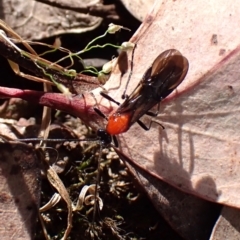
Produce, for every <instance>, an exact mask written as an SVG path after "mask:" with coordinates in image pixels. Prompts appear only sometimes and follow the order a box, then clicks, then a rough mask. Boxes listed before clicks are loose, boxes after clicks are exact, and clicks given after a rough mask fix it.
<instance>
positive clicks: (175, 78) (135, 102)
mask: <svg viewBox="0 0 240 240" xmlns="http://www.w3.org/2000/svg"><path fill="white" fill-rule="evenodd" d="M188 68H189V63H188V60H187V58H186V57H184V56H183V55H182V54H181V53H180V52H179V51H178V50H176V49H169V50H166V51H164V52H162V53H161V54H160V55H159V56H158V57H157V58H156V59H155V60H154V62H153V64H152V65H151V66H150V67H149V68H148V69H147V71H146V72H145V74H144V75H143V77H142V79H141V81H140V82H139V84H138V85H137V87H136V88H135V89H134V91H133V92H132V93H131V94H130V95H129V96H127V97H126V99H125V101H124V102H123V103H122V104H119V103H118V102H116V101H115V100H113V99H112V100H113V101H114V102H116V103H117V104H119V107H118V109H117V110H116V111H115V112H114V113H112V114H111V115H110V116H109V117H108V123H107V126H106V133H108V134H110V135H117V134H121V133H124V132H126V131H128V129H129V128H130V127H131V126H132V125H133V124H134V123H135V122H137V123H138V124H139V125H140V126H141V127H142V128H144V129H145V130H149V129H150V126H151V125H150V126H149V127H147V126H146V125H145V124H144V123H143V122H141V120H140V118H141V117H142V116H143V115H144V114H147V115H150V116H156V115H157V114H158V111H157V112H156V113H153V112H150V111H149V110H150V109H151V108H153V107H154V106H155V105H157V104H158V110H159V104H160V102H161V101H162V100H163V99H165V98H166V97H167V96H168V95H169V94H170V93H171V92H172V91H173V90H174V89H176V88H177V86H178V85H179V84H180V83H181V82H182V81H183V79H184V78H185V76H186V74H187V72H188ZM103 96H106V94H103ZM106 97H107V98H108V99H110V100H111V98H110V97H109V96H106ZM150 124H151V123H150Z"/></svg>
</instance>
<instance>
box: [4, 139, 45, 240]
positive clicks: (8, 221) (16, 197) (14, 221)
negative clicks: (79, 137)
mask: <svg viewBox="0 0 240 240" xmlns="http://www.w3.org/2000/svg"><path fill="white" fill-rule="evenodd" d="M38 162H39V160H38V158H37V156H36V153H35V150H34V149H33V148H32V147H30V146H28V145H26V144H23V143H13V142H12V143H0V184H1V219H0V221H1V222H0V224H1V231H0V236H1V238H2V239H33V236H34V235H35V224H36V220H37V216H38V208H39V201H40V182H41V181H40V168H39V166H38Z"/></svg>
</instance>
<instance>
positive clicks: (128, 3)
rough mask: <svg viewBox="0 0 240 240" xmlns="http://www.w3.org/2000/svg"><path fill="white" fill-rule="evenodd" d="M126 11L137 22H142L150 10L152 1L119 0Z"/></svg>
mask: <svg viewBox="0 0 240 240" xmlns="http://www.w3.org/2000/svg"><path fill="white" fill-rule="evenodd" d="M121 2H122V3H123V5H124V6H125V7H126V8H127V10H128V11H129V12H130V13H131V14H132V15H133V16H134V17H135V18H137V19H138V20H139V21H143V20H144V18H145V16H146V15H147V13H148V12H149V11H150V10H151V8H152V6H153V3H154V0H148V1H145V0H121Z"/></svg>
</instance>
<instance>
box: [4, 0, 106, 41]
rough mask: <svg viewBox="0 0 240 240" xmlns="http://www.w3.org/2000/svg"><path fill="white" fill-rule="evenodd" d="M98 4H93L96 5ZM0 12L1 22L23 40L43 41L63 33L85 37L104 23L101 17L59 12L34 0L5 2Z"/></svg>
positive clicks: (60, 10)
mask: <svg viewBox="0 0 240 240" xmlns="http://www.w3.org/2000/svg"><path fill="white" fill-rule="evenodd" d="M97 2H99V1H97ZM97 2H96V1H94V2H92V3H90V4H94V5H95V4H97ZM81 6H82V7H86V8H87V7H89V4H88V3H87V2H85V5H84V4H82V5H81ZM79 7H80V5H79ZM0 8H1V10H0V18H1V19H3V20H4V21H6V22H7V23H8V24H9V25H10V26H11V27H12V28H13V30H14V31H16V32H17V33H18V34H19V35H21V36H22V38H24V39H42V38H47V37H51V36H55V35H59V34H62V33H82V32H86V31H90V30H93V29H95V28H96V27H97V26H99V24H100V23H101V21H102V18H100V17H95V16H91V15H89V14H83V13H77V12H75V11H70V10H64V9H59V8H57V7H52V6H49V5H47V4H43V3H39V2H37V1H35V0H25V1H21V0H17V1H12V0H3V2H1V3H0ZM36 26H37V27H36Z"/></svg>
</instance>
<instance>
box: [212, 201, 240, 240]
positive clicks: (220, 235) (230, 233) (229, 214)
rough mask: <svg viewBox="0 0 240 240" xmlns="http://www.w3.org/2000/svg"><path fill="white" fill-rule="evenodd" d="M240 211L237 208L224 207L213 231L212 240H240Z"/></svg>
mask: <svg viewBox="0 0 240 240" xmlns="http://www.w3.org/2000/svg"><path fill="white" fill-rule="evenodd" d="M239 220H240V211H239V209H236V208H231V207H226V206H225V207H224V208H223V209H222V213H221V216H220V217H219V219H218V221H217V222H216V225H215V227H214V229H213V232H212V235H211V238H210V240H219V239H234V240H239V239H240V232H239V228H240V226H239V223H240V221H239Z"/></svg>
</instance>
